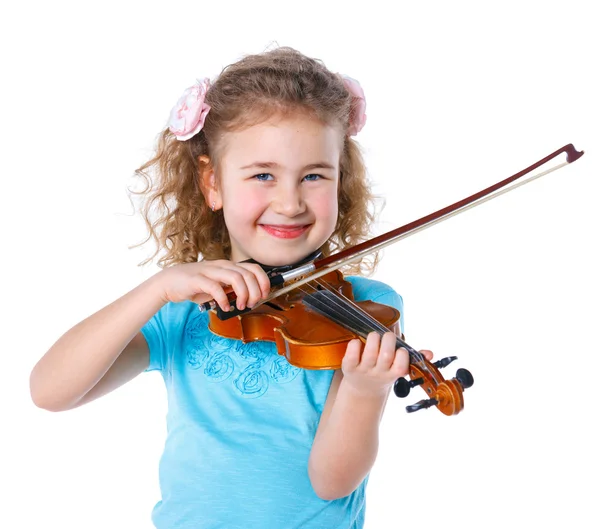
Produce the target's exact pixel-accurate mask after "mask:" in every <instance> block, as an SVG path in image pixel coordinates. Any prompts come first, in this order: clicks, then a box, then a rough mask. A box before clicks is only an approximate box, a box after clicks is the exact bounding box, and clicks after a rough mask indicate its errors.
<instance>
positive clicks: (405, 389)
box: [199, 144, 583, 415]
mask: <svg viewBox="0 0 600 529" xmlns="http://www.w3.org/2000/svg"><path fill="white" fill-rule="evenodd" d="M561 153H566V155H567V160H566V162H564V163H562V164H560V165H557V166H555V167H553V168H551V169H548V170H546V171H544V172H542V173H539V174H537V175H534V176H531V177H529V178H528V179H526V180H522V181H519V182H517V180H519V179H520V178H522V177H523V176H524V175H526V174H528V173H530V172H531V171H533V170H535V169H537V168H538V167H540V166H542V165H544V164H545V163H547V162H549V161H550V160H552V159H553V158H555V157H557V156H558V155H559V154H561ZM582 155H583V151H577V150H576V149H575V148H574V147H573V145H572V144H568V145H566V146H564V147H562V148H561V149H559V150H557V151H555V152H554V153H552V154H550V155H548V156H546V157H545V158H543V159H542V160H540V161H538V162H536V163H535V164H533V165H531V166H529V167H527V168H526V169H524V170H522V171H520V172H518V173H516V174H515V175H513V176H511V177H509V178H507V179H505V180H502V181H501V182H498V183H497V184H494V185H493V186H490V187H488V188H486V189H484V190H483V191H480V192H479V193H475V194H474V195H471V196H469V197H467V198H465V199H463V200H461V201H459V202H456V203H454V204H452V205H450V206H447V207H446V208H443V209H441V210H438V211H436V212H434V213H431V214H429V215H427V216H425V217H422V218H421V219H418V220H416V221H413V222H411V223H409V224H406V225H404V226H402V227H400V228H396V229H395V230H392V231H390V232H387V233H385V234H383V235H380V236H378V237H375V238H374V239H371V240H370V241H366V242H363V243H361V244H358V245H355V246H353V247H350V248H347V249H345V250H343V251H342V252H339V253H337V254H334V255H331V256H329V257H326V258H319V257H320V252H316V253H315V254H313V255H312V256H309V257H308V258H307V259H305V260H304V261H303V262H301V263H298V264H296V265H290V266H286V267H277V268H275V267H263V268H265V270H267V274H268V275H269V278H270V281H271V286H272V290H271V294H270V295H269V296H268V297H267V298H266V299H264V300H262V301H261V302H260V303H259V304H258V305H256V306H255V307H254V308H252V309H248V308H246V309H244V310H242V311H239V310H237V309H233V310H232V311H230V312H227V313H225V312H223V311H222V310H221V309H220V308H219V307H218V306H217V305H216V303H215V302H214V301H208V302H206V303H203V304H202V305H199V309H200V310H209V311H210V312H209V329H210V330H211V331H212V332H213V333H215V334H217V335H220V336H224V337H227V338H232V339H236V340H242V341H244V342H249V341H254V340H266V341H272V342H275V344H276V347H277V351H278V353H279V354H280V355H283V356H285V357H286V359H287V360H288V362H290V364H292V365H294V366H296V367H300V368H304V369H339V368H340V366H341V362H342V358H343V356H344V354H345V351H346V346H347V344H348V342H349V341H350V340H352V339H355V338H357V337H358V338H360V339H361V340H362V341H363V342H365V341H366V337H367V335H368V334H369V333H370V332H378V333H380V334H383V333H385V332H388V331H390V330H393V331H394V332H395V333H396V335H397V337H396V345H397V347H404V348H406V350H407V351H408V353H409V358H410V370H409V376H410V381H409V380H406V379H404V378H400V379H398V380H397V381H396V383H395V384H394V393H395V394H396V396H398V397H406V396H407V395H408V394H409V392H410V389H411V388H412V387H414V386H421V387H422V388H423V390H424V391H425V392H426V394H427V397H428V398H427V399H423V400H421V401H419V402H417V403H416V404H414V405H412V406H407V408H406V409H407V411H408V412H413V411H417V410H420V409H425V408H429V407H431V406H436V407H437V408H438V409H439V410H440V411H441V412H442V413H443V414H445V415H455V414H457V413H459V412H460V411H461V410H462V409H463V407H464V400H463V392H464V390H465V389H467V388H469V387H471V385H472V384H473V376H472V375H471V373H470V372H469V371H467V370H466V369H459V370H458V371H457V373H456V376H455V377H454V378H451V379H449V380H446V379H444V377H443V376H442V374H441V372H440V369H441V368H444V367H446V366H447V365H448V364H450V363H451V362H452V361H454V360H456V358H457V357H455V356H451V357H447V358H443V359H441V360H438V361H437V362H429V361H428V360H427V359H426V358H425V357H424V356H423V355H422V354H421V353H419V352H418V351H417V350H415V349H414V348H412V347H411V346H410V345H408V344H407V343H406V342H405V341H404V339H403V338H404V337H403V336H401V335H398V334H399V332H398V325H397V323H398V320H399V319H400V313H399V311H398V310H397V309H395V308H394V307H390V306H387V305H382V304H380V303H375V302H373V301H355V300H354V296H353V294H352V286H351V284H350V283H349V282H348V281H347V280H345V279H344V277H343V275H342V273H341V272H340V271H339V269H340V268H341V267H343V266H344V265H347V264H350V263H352V262H354V261H357V260H360V259H361V258H362V257H363V256H365V255H367V254H369V253H372V252H374V251H377V250H379V249H381V248H383V247H385V246H387V245H389V244H392V243H394V242H396V241H398V240H400V239H402V238H405V237H407V236H409V235H411V234H413V233H416V232H417V231H421V230H422V229H425V228H426V227H429V226H431V225H433V224H436V223H437V222H441V221H442V220H445V219H447V218H449V217H451V216H453V215H456V214H458V213H459V212H462V211H465V210H466V209H470V208H471V207H474V206H475V205H478V204H480V203H482V202H485V201H487V200H490V199H491V198H494V197H496V196H498V195H500V194H503V193H505V192H507V191H509V190H512V189H514V188H516V187H518V186H521V185H523V184H524V183H527V182H529V181H532V180H534V179H536V178H539V177H541V176H543V175H545V174H548V173H550V172H552V171H554V170H556V169H559V168H560V167H563V166H564V165H566V164H568V163H571V162H573V161H575V160H577V159H579V158H580V157H581V156H582ZM515 182H516V183H515ZM511 183H513V185H512V186H510V187H507V186H508V185H509V184H511ZM228 298H229V300H230V301H231V302H234V301H235V294H234V293H233V292H230V293H229V294H228Z"/></svg>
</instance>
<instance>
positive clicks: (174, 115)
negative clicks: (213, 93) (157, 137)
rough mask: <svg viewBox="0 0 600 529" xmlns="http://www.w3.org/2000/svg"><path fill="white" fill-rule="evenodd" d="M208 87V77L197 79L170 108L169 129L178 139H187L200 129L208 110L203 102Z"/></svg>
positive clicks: (207, 106)
mask: <svg viewBox="0 0 600 529" xmlns="http://www.w3.org/2000/svg"><path fill="white" fill-rule="evenodd" d="M209 88H210V79H208V78H205V79H204V80H202V81H198V82H197V83H196V84H195V85H194V86H191V87H190V88H188V89H187V90H186V91H185V92H184V93H183V95H182V96H181V97H180V98H179V101H177V104H176V105H175V106H174V107H173V109H172V110H171V116H170V117H169V130H170V131H171V132H172V133H173V134H175V137H176V138H177V139H178V140H179V141H185V140H189V139H190V138H191V137H192V136H195V135H196V134H198V133H199V132H200V131H201V130H202V127H203V126H204V120H205V119H206V115H207V114H208V111H209V110H210V105H207V104H206V103H205V102H204V98H205V97H206V93H207V92H208V89H209Z"/></svg>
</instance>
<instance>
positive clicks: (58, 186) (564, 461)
mask: <svg viewBox="0 0 600 529" xmlns="http://www.w3.org/2000/svg"><path fill="white" fill-rule="evenodd" d="M391 5H393V4H392V3H391V2H389V3H388V2H385V3H384V2H378V1H369V2H364V3H363V2H361V3H357V2H354V3H353V2H347V1H346V2H323V1H320V2H311V1H305V2H297V3H292V2H283V1H279V2H266V1H258V2H232V1H228V2H200V1H198V2H162V3H156V2H139V1H138V2H128V1H125V0H123V1H120V2H101V3H95V4H92V3H89V2H72V3H68V2H42V1H36V2H25V1H24V2H19V3H16V2H14V3H12V5H11V6H10V7H3V8H2V13H0V19H1V22H0V26H1V27H0V45H1V49H2V56H3V58H2V66H1V67H2V74H3V79H4V80H3V81H2V84H1V85H0V90H1V92H2V94H1V98H0V105H1V107H0V111H1V116H2V127H1V129H0V135H1V143H0V146H1V149H2V169H1V171H2V185H1V188H0V189H1V193H2V205H1V208H0V212H1V213H0V214H1V215H2V217H1V226H2V242H3V244H2V247H1V250H0V251H1V252H2V258H1V266H2V274H1V276H0V277H1V279H0V280H1V282H2V284H1V292H2V296H3V303H2V306H3V310H2V314H3V316H2V320H1V326H2V348H1V351H2V368H3V369H2V371H3V377H2V378H3V382H2V384H1V385H0V406H1V418H2V423H1V424H2V430H1V434H0V443H1V445H2V446H1V450H0V463H1V467H0V485H1V488H2V492H1V498H2V499H1V504H2V508H1V509H0V526H1V527H7V528H8V527H10V528H31V527H61V528H62V529H68V528H78V529H79V528H82V527H85V528H90V529H91V528H105V527H112V528H133V527H135V528H140V529H144V528H150V527H151V525H150V521H149V520H150V511H151V508H152V506H153V505H154V503H155V502H156V501H157V500H158V494H159V491H158V484H157V466H158V458H159V457H160V454H161V450H162V444H163V442H164V434H165V431H164V415H165V411H166V409H165V402H164V397H165V391H164V388H163V385H162V380H161V378H160V376H159V375H158V374H155V373H154V374H147V375H143V376H140V377H138V378H137V379H136V380H134V381H133V382H131V383H130V384H128V385H127V386H125V387H124V388H122V389H120V390H118V391H116V392H115V393H113V394H111V395H109V396H107V397H105V398H103V399H100V400H99V401H97V402H95V403H92V404H90V405H88V406H85V407H83V408H81V409H77V410H74V411H71V412H66V413H59V414H53V413H50V412H46V411H42V410H39V409H37V408H35V407H34V406H33V404H32V403H31V401H30V398H29V389H28V376H29V372H30V370H31V368H32V367H33V365H34V364H35V362H36V361H37V360H38V359H39V357H41V356H42V355H43V354H44V352H45V351H46V350H47V349H48V348H49V347H50V346H51V345H52V344H53V343H54V341H55V340H56V339H57V338H58V337H59V336H60V335H61V334H62V333H63V332H65V331H66V330H67V329H69V328H70V327H71V326H73V325H74V324H75V323H77V322H78V321H80V320H81V319H83V318H85V317H86V316H88V315H89V314H91V313H92V312H95V311H96V310H98V309H100V308H101V307H103V306H104V305H106V304H108V303H109V302H111V301H112V300H114V299H116V298H117V297H119V296H120V295H122V294H124V293H125V292H127V291H128V290H130V289H131V288H133V287H134V286H135V285H137V284H139V283H140V282H141V281H142V280H144V279H145V278H147V277H149V276H150V275H152V274H153V273H155V272H156V270H157V269H156V268H155V267H154V266H150V267H147V268H144V269H140V268H138V267H137V266H136V264H137V263H138V262H139V261H141V260H142V259H143V258H144V257H145V256H146V255H148V254H149V252H150V251H151V249H152V248H151V247H150V246H147V247H145V248H143V249H142V250H128V245H131V244H134V243H135V242H138V241H139V240H140V239H141V238H142V237H143V236H144V230H143V226H142V223H141V221H140V220H139V218H138V217H135V216H131V215H130V212H131V210H130V205H129V201H128V199H127V194H126V186H127V185H128V184H130V183H131V182H132V179H131V175H132V173H133V171H134V169H135V168H136V167H137V166H139V165H140V164H141V163H142V162H143V161H145V159H146V158H147V157H148V156H149V154H150V152H151V149H152V147H153V144H154V140H155V138H156V136H157V134H158V133H159V131H160V130H161V128H162V127H163V126H164V124H165V122H166V120H167V118H168V113H169V111H170V109H171V107H172V105H173V104H174V103H175V102H176V100H177V99H178V97H179V96H180V94H181V93H182V91H183V90H184V89H185V88H187V87H188V86H190V85H191V84H193V82H194V81H195V79H196V78H198V77H203V76H210V77H214V76H215V75H217V74H218V73H219V71H220V69H221V68H222V67H224V66H225V65H227V64H229V63H230V62H233V61H235V60H236V59H237V58H239V57H240V56H241V55H243V54H246V53H255V52H260V51H262V50H264V49H265V48H266V47H268V46H270V45H272V43H273V42H277V43H279V44H280V45H290V46H293V47H296V48H298V49H299V50H301V51H302V52H304V53H305V54H307V55H310V56H313V57H317V58H320V59H322V60H323V61H324V62H325V63H326V65H327V66H328V67H330V68H331V69H332V70H334V71H339V72H343V73H346V74H348V75H351V76H352V77H355V78H356V79H358V80H359V81H360V82H361V84H362V85H363V87H364V89H365V92H366V95H367V114H368V122H367V126H366V128H365V129H364V130H363V132H361V134H360V135H359V137H358V139H359V140H360V141H361V143H362V145H363V146H364V149H365V155H366V158H367V161H368V163H369V169H370V174H371V177H372V179H373V183H374V186H375V191H376V192H377V193H379V194H381V195H383V196H385V198H386V201H387V203H386V207H385V209H384V212H383V214H382V216H381V223H380V224H379V225H378V226H377V232H378V233H379V232H382V231H387V230H389V229H391V228H393V227H397V226H400V225H403V224H405V223H407V222H409V221H412V220H414V219H416V218H418V217H421V216H423V215H425V214H428V213H430V212H432V211H434V210H437V209H439V208H441V207H443V206H446V205H447V204H450V203H452V202H455V201H456V200H459V199H461V198H463V197H465V196H467V195H469V194H471V193H474V192H475V191H478V190H480V189H482V188H484V187H487V186H488V185H491V184H492V183H495V182H496V181H499V180H501V179H503V178H505V177H507V176H509V175H511V174H514V173H516V172H517V171H519V170H520V169H522V168H524V167H526V166H528V165H530V164H532V163H534V162H535V161H537V160H539V159H541V158H543V157H544V156H546V155H547V154H550V153H551V152H553V151H555V150H556V149H558V148H560V147H562V146H563V145H565V144H567V143H573V144H574V145H575V147H576V148H577V149H583V150H585V151H586V154H585V155H584V156H583V157H582V158H581V159H580V160H578V161H577V162H576V163H574V164H573V165H570V166H567V167H565V168H562V169H560V170H558V171H556V172H553V173H552V174H550V175H548V176H545V177H543V178H542V179H540V180H536V181H535V182H533V183H531V184H528V185H526V186H525V187H522V188H520V189H519V190H516V191H513V192H511V193H509V194H508V195H504V196H503V197H500V198H497V199H495V200H493V201H492V202H489V203H487V204H485V205H482V206H479V207H477V208H475V209H474V210H472V211H469V212H466V213H464V214H462V215H460V216H458V217H455V218H454V219H451V220H448V221H447V222H445V223H443V224H441V225H438V226H435V227H432V228H430V229H429V230H427V231H425V232H422V233H420V234H417V235H414V236H413V237H411V238H408V239H406V240H404V241H401V242H399V243H397V244H396V245H394V246H392V247H391V248H389V249H387V250H386V251H385V255H384V258H383V262H382V264H381V266H380V268H379V270H378V272H377V274H376V276H375V277H376V278H377V279H380V280H382V281H385V282H387V283H389V284H391V285H392V286H394V288H396V290H398V291H399V292H400V293H401V294H402V295H403V296H404V300H405V307H406V335H407V340H408V342H409V343H410V344H412V345H413V346H415V347H417V348H430V349H432V350H433V351H434V352H435V353H436V356H437V357H442V356H446V355H458V356H459V360H458V361H457V362H455V363H454V364H453V365H452V366H450V367H448V368H447V371H446V375H447V376H451V375H453V373H454V371H455V369H456V368H457V367H466V368H468V369H470V370H471V371H472V373H473V375H474V377H475V385H474V386H473V388H471V389H470V390H468V391H467V392H466V393H465V410H464V411H463V412H462V413H461V414H460V415H458V416H456V417H452V418H448V417H445V416H443V415H442V414H441V413H439V412H438V411H437V410H435V409H430V410H427V411H422V412H419V413H417V414H414V415H408V414H406V413H405V411H404V406H405V405H406V404H408V403H410V402H414V401H416V400H418V399H420V398H422V397H423V396H424V394H422V392H419V391H418V390H414V391H413V394H411V395H410V396H409V397H408V398H407V399H406V401H410V402H404V401H400V400H399V399H395V398H394V399H391V400H390V402H389V405H388V408H387V410H386V414H385V417H384V422H383V425H382V428H381V448H380V453H379V458H378V460H377V463H376V466H375V468H374V469H373V472H372V477H371V481H370V485H369V489H368V514H367V523H366V527H367V529H386V528H396V527H404V526H406V527H408V526H413V527H414V526H417V525H418V526H419V527H441V526H443V527H445V528H448V529H449V528H461V529H470V528H478V529H479V528H489V527H506V526H509V527H513V528H514V527H543V526H545V525H551V526H563V527H578V528H581V529H583V528H591V527H598V526H599V525H600V515H599V514H598V511H597V506H596V500H597V498H598V492H599V489H598V484H597V476H598V472H599V470H600V465H599V456H598V433H597V432H598V417H599V413H598V411H597V405H598V402H597V397H598V391H597V378H598V368H599V367H600V361H599V353H600V351H599V346H598V341H597V336H598V316H599V315H600V314H599V310H598V305H597V299H598V295H599V294H600V292H599V285H598V269H599V266H598V265H599V261H598V257H597V252H598V247H597V246H598V228H599V226H600V222H599V214H598V204H597V201H598V192H599V191H600V186H599V185H598V176H599V165H600V164H599V160H598V152H599V150H598V149H599V147H600V143H599V139H600V135H599V132H598V131H599V118H600V104H599V103H598V94H599V93H600V83H599V81H598V78H599V74H598V64H599V62H600V61H599V58H598V53H599V52H598V50H600V37H599V33H598V22H599V19H598V15H596V14H593V13H595V12H596V10H597V8H592V6H593V5H594V2H581V1H573V0H571V1H570V2H549V1H546V2H541V1H540V2H532V1H529V2H528V1H520V2H502V3H500V2H498V3H491V2H444V1H439V2H401V3H396V5H395V7H394V11H393V12H392V11H391V10H390V9H391V8H390V7H389V6H391ZM563 158H564V157H562V156H561V160H562V159H563Z"/></svg>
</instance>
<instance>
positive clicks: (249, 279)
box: [238, 263, 271, 307]
mask: <svg viewBox="0 0 600 529" xmlns="http://www.w3.org/2000/svg"><path fill="white" fill-rule="evenodd" d="M238 266H239V267H240V268H241V269H242V270H243V271H244V278H245V280H246V285H247V286H248V292H249V296H248V306H250V307H252V306H254V305H256V304H257V303H258V302H259V301H260V300H261V299H264V298H266V297H267V296H268V295H269V294H270V293H271V282H270V280H269V276H267V273H266V272H265V271H264V270H263V269H262V268H261V267H260V266H259V265H257V264H254V263H238Z"/></svg>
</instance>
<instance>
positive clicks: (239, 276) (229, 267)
mask: <svg viewBox="0 0 600 529" xmlns="http://www.w3.org/2000/svg"><path fill="white" fill-rule="evenodd" d="M244 274H248V275H251V274H249V272H248V271H247V270H245V269H243V268H240V267H239V266H237V265H236V264H235V263H232V262H231V261H227V260H224V259H221V260H217V261H211V262H210V263H207V264H206V266H205V267H204V268H203V269H202V272H201V275H199V276H200V277H202V276H205V277H207V278H209V279H212V280H213V281H217V282H219V283H220V284H221V286H223V285H225V286H231V288H232V290H233V291H234V293H235V298H236V301H235V305H236V307H237V308H238V309H240V310H243V309H244V308H245V307H246V303H247V300H248V296H249V291H248V285H247V284H246V279H245V277H244ZM211 293H212V292H211ZM215 301H217V300H216V299H215ZM217 303H218V304H219V306H220V307H221V308H222V309H223V304H222V303H220V302H218V301H217ZM227 303H228V304H229V301H227ZM223 310H225V309H223Z"/></svg>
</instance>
